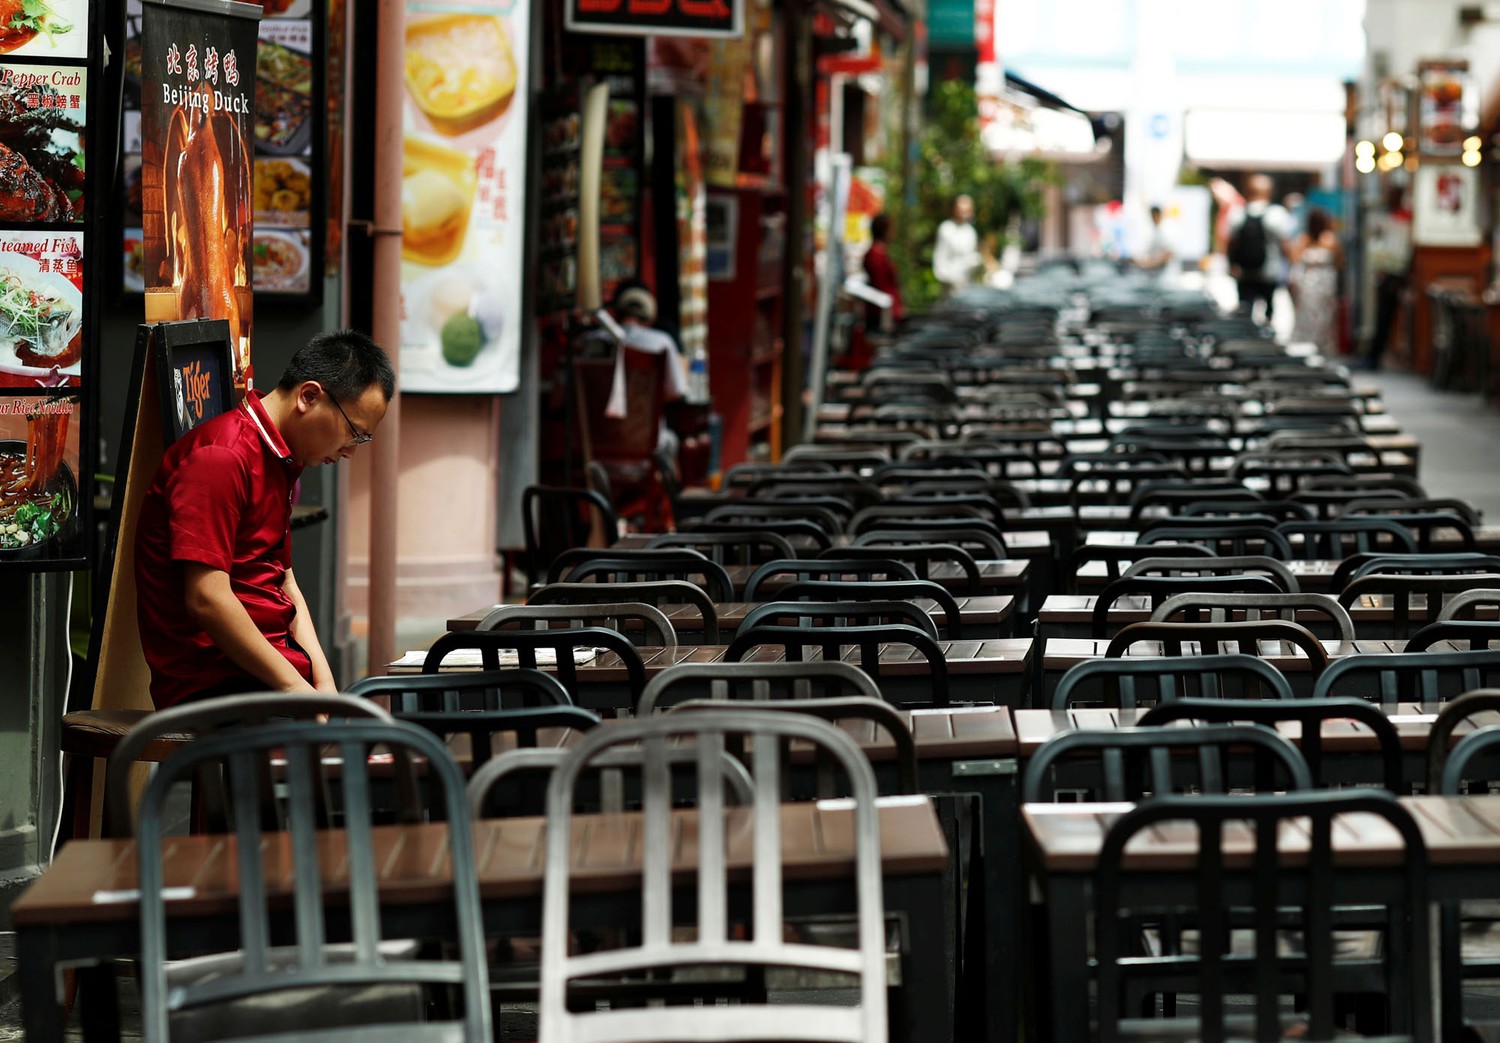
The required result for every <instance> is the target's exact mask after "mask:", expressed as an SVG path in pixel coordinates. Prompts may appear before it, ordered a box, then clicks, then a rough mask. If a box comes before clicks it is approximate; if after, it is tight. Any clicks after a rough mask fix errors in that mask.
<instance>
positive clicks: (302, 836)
mask: <svg viewBox="0 0 1500 1043" xmlns="http://www.w3.org/2000/svg"><path fill="white" fill-rule="evenodd" d="M330 745H332V746H333V747H334V748H335V749H336V750H337V753H338V758H337V759H338V762H339V763H338V771H337V776H338V783H339V788H340V790H341V796H342V802H341V803H342V808H343V814H344V822H343V828H342V829H341V830H340V831H339V833H338V834H337V836H338V837H339V838H341V840H342V842H343V845H344V847H345V853H344V856H343V858H342V860H341V861H340V862H338V863H330V862H329V858H330V856H329V854H328V853H327V852H326V850H325V840H326V838H327V835H326V834H320V833H319V831H318V827H317V822H316V820H315V815H314V803H315V799H316V797H315V794H316V792H317V791H318V790H319V789H320V788H321V786H322V785H323V784H325V783H326V782H327V779H326V778H324V777H322V776H323V775H324V773H323V772H321V771H320V765H321V764H322V763H323V759H324V757H325V755H326V751H327V747H328V746H330ZM376 749H384V750H387V751H389V752H390V753H391V754H392V755H393V756H395V755H397V754H399V755H400V756H401V757H403V758H407V759H417V758H419V759H420V760H422V761H424V762H425V771H426V772H427V773H428V775H429V777H431V779H432V780H433V782H434V784H435V787H436V792H437V796H438V799H439V800H440V801H441V805H440V807H441V811H442V817H443V818H444V819H445V820H446V823H447V824H446V827H445V834H444V842H443V844H442V846H443V847H445V848H446V856H447V857H446V858H441V860H440V861H439V860H438V859H437V856H435V861H434V863H433V864H434V865H437V864H441V865H444V866H446V867H447V871H448V873H449V874H450V875H451V879H450V881H449V884H448V887H449V889H451V892H452V895H453V899H452V901H453V911H452V914H451V915H452V919H451V920H450V921H448V922H450V923H452V924H453V925H454V931H455V934H454V935H453V937H452V938H451V940H450V942H451V944H450V945H449V946H447V947H444V949H442V950H441V951H439V952H438V953H437V954H436V955H434V956H432V957H431V958H424V959H409V958H399V957H395V956H393V955H392V954H391V953H390V952H388V951H386V952H383V951H381V949H380V947H379V946H380V943H381V942H382V941H385V940H386V939H384V938H383V937H382V927H381V885H380V868H379V867H378V864H377V856H376V838H375V827H374V822H373V818H374V811H375V809H374V808H373V807H372V805H371V801H370V791H371V782H372V774H373V772H372V770H371V767H370V755H371V753H372V752H373V751H374V750H376ZM278 750H279V751H283V753H282V755H283V756H284V757H285V761H286V770H285V793H284V796H283V797H282V798H281V799H282V800H284V801H285V804H286V806H287V809H288V820H289V830H288V836H287V839H286V841H285V845H286V851H285V854H284V855H283V856H282V857H280V858H275V857H274V856H266V855H265V854H264V851H263V849H264V845H265V844H266V838H265V836H264V835H263V833H262V831H261V821H262V810H263V809H262V808H261V807H260V804H261V803H262V801H263V799H264V795H263V791H262V787H261V785H260V781H259V780H260V779H261V777H262V775H263V772H264V771H265V769H266V766H267V763H268V761H269V760H270V758H271V757H272V755H273V752H274V751H278ZM215 769H221V770H223V771H224V772H225V774H226V775H227V777H228V780H229V792H230V794H231V801H232V803H231V806H232V810H233V812H234V814H233V820H234V834H235V839H236V845H235V846H236V848H237V851H238V855H237V856H236V857H235V859H234V868H235V871H236V877H237V889H238V892H239V895H238V902H239V915H238V917H237V918H236V917H229V918H226V921H227V922H229V923H237V924H238V931H237V932H234V931H231V932H230V933H231V935H237V936H231V937H226V938H225V940H224V942H223V951H226V952H232V951H235V950H239V951H240V953H241V958H240V960H239V961H238V962H237V963H236V965H235V967H236V970H237V973H226V974H225V975H223V976H219V977H213V978H208V979H206V980H200V981H197V982H193V983H190V984H181V983H177V984H174V985H173V986H172V987H171V988H170V989H169V988H168V983H167V962H168V957H169V955H170V952H169V949H168V946H167V924H166V901H167V891H168V889H167V888H166V886H165V885H166V879H165V877H166V874H165V870H164V865H163V863H164V852H163V844H164V842H166V841H167V838H166V836H165V829H164V822H163V816H164V813H165V811H166V808H165V805H166V804H167V800H168V794H169V791H170V789H171V787H172V785H173V784H174V783H176V782H178V781H181V780H184V779H187V778H189V777H191V776H193V775H194V774H197V773H199V772H200V771H202V770H215ZM137 851H138V858H139V866H140V877H139V879H140V923H141V928H140V930H141V964H140V967H139V978H140V987H141V1020H142V1035H143V1037H144V1038H146V1039H155V1040H165V1039H167V1038H169V1035H168V1034H169V1028H168V1021H169V1017H170V1015H171V1014H172V1013H173V1012H174V1011H177V1010H184V1009H188V1008H192V1007H194V1006H198V1005H200V1004H204V1003H219V1002H223V1001H226V1000H232V999H240V998H246V997H251V996H259V995H271V994H275V993H278V992H284V991H286V990H288V989H299V988H316V987H322V986H330V987H335V986H345V987H348V988H350V989H357V988H359V987H368V986H376V985H382V984H395V983H411V984H419V985H430V986H438V987H446V988H450V989H451V988H461V989H462V997H461V999H456V1002H457V1003H458V1008H457V1015H458V1018H457V1020H458V1022H459V1024H457V1025H455V1024H453V1023H451V1022H450V1023H448V1024H446V1025H442V1024H437V1023H421V1024H412V1025H411V1026H410V1027H409V1028H403V1031H402V1036H403V1038H410V1039H413V1040H420V1039H433V1040H436V1039H440V1038H452V1036H453V1034H454V1031H455V1030H458V1031H461V1033H462V1038H465V1039H471V1040H480V1039H488V1038H490V996H489V976H488V965H487V962H486V954H485V941H484V928H483V920H482V917H481V913H480V904H479V886H478V881H477V879H476V875H477V874H476V869H475V866H476V861H475V857H474V845H473V840H472V838H471V836H470V832H469V816H468V806H467V804H466V803H465V802H464V782H463V777H462V776H461V775H460V774H459V770H458V766H457V765H456V764H454V762H453V759H452V758H451V757H450V756H449V755H448V751H447V750H446V749H445V748H444V747H443V744H442V743H441V742H439V741H438V740H437V739H436V738H434V737H433V736H432V735H430V734H428V733H427V732H425V731H423V730H422V729H420V728H417V727H415V726H413V725H409V724H403V723H401V722H398V721H357V722H342V721H341V722H331V723H328V724H316V723H311V722H300V721H297V722H288V723H280V724H261V725H255V726H252V727H247V728H235V729H228V730H225V731H222V732H219V733H217V734H214V735H210V736H207V737H205V738H203V739H200V740H198V741H197V742H194V743H192V744H190V745H189V746H187V747H184V748H183V749H182V750H179V751H178V752H177V753H174V754H173V755H172V756H171V757H169V758H167V760H166V761H164V762H163V763H162V764H161V766H160V767H159V769H158V770H157V773H156V776H155V777H154V778H153V779H152V780H151V782H150V784H149V785H148V786H147V787H146V794H145V798H144V800H143V801H142V804H141V821H140V841H139V843H138V845H137ZM268 857H270V858H272V859H273V862H274V864H276V865H285V866H289V867H291V869H290V873H289V880H287V879H286V878H285V877H283V876H281V875H279V874H275V873H269V872H268V871H267V868H266V867H267V865H268V862H267V860H266V859H267V858H268ZM334 857H337V856H334ZM334 872H338V874H339V875H340V876H346V877H347V881H348V883H347V887H348V893H347V896H346V897H343V898H342V900H338V899H336V900H333V901H330V899H329V896H328V895H326V894H325V891H324V878H325V876H330V875H332V874H333V873H334ZM288 884H289V885H290V886H289V888H288V887H287V885H288ZM283 888H287V890H289V891H290V893H289V894H287V893H284V891H283ZM273 905H289V906H290V907H291V909H292V910H293V911H294V915H293V916H291V917H289V918H288V926H289V927H290V928H291V931H292V934H293V935H294V936H295V943H296V944H295V949H294V950H291V949H284V950H281V952H280V956H279V958H278V959H277V960H276V961H274V962H273V960H272V957H271V948H272V931H271V918H272V911H271V908H272V906H273ZM330 908H336V909H337V911H336V912H335V913H334V915H333V916H332V917H329V915H328V913H327V910H328V909H330ZM445 919H446V918H445ZM341 922H347V924H348V930H349V932H350V935H351V942H352V944H351V945H350V946H349V947H348V953H347V959H346V960H340V961H339V962H334V961H331V960H330V959H328V952H327V947H326V945H325V941H326V939H327V937H328V935H329V933H330V930H331V924H332V923H341ZM448 953H453V954H456V956H457V959H456V960H455V959H453V958H452V957H451V956H446V955H445V954H448ZM285 959H291V960H292V961H293V962H292V966H291V967H287V966H283V965H281V964H282V960H285ZM386 1030H387V1032H389V1033H390V1034H392V1035H394V1034H395V1030H394V1028H393V1027H391V1026H387V1027H386Z"/></svg>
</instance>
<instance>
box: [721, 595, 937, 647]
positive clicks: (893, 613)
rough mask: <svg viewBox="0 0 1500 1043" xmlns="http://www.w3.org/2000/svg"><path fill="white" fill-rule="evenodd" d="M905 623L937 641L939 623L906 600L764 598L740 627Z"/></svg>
mask: <svg viewBox="0 0 1500 1043" xmlns="http://www.w3.org/2000/svg"><path fill="white" fill-rule="evenodd" d="M887 623H904V624H906V625H907V626H913V627H916V628H917V629H918V630H920V631H922V632H923V633H924V634H926V635H927V636H928V637H930V638H932V639H933V640H934V641H936V640H938V631H937V624H936V623H934V622H933V621H932V617H931V616H929V615H928V614H927V613H926V612H925V611H923V610H922V608H920V607H919V606H917V605H913V604H911V603H909V602H906V601H784V600H783V601H764V602H761V603H760V604H758V605H756V606H755V607H754V608H752V609H751V610H750V611H749V612H747V613H745V618H744V619H743V620H741V621H740V629H741V630H749V629H751V628H752V627H758V626H789V627H820V628H821V627H847V626H878V625H883V624H887Z"/></svg>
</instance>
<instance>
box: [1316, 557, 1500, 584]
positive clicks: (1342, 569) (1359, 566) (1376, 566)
mask: <svg viewBox="0 0 1500 1043" xmlns="http://www.w3.org/2000/svg"><path fill="white" fill-rule="evenodd" d="M1372 572H1383V573H1386V574H1390V575H1402V576H1467V575H1472V574H1474V573H1476V572H1489V573H1495V574H1500V555H1496V554H1476V553H1474V552H1473V551H1455V552H1453V553H1451V554H1351V555H1350V556H1349V557H1347V558H1345V559H1344V560H1343V561H1341V562H1339V563H1338V565H1337V566H1336V567H1335V568H1334V570H1333V575H1332V576H1331V577H1330V578H1329V580H1328V585H1329V589H1330V590H1331V591H1332V592H1333V593H1335V594H1337V593H1338V592H1339V591H1341V590H1343V589H1344V588H1345V587H1346V586H1348V585H1349V581H1350V580H1352V579H1357V578H1358V577H1360V576H1366V575H1369V574H1370V573H1372Z"/></svg>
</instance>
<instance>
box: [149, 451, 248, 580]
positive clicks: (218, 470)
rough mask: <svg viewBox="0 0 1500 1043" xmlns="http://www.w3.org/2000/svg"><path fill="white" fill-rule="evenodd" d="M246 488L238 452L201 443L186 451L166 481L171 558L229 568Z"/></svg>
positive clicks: (232, 563)
mask: <svg viewBox="0 0 1500 1043" xmlns="http://www.w3.org/2000/svg"><path fill="white" fill-rule="evenodd" d="M248 488H249V476H248V475H247V474H246V473H245V465H244V461H243V459H242V457H241V456H240V455H239V454H236V453H234V452H231V451H230V450H229V449H226V448H224V447H222V446H217V445H205V446H200V447H199V448H197V449H194V450H193V451H192V452H191V453H188V454H187V455H186V456H184V457H183V458H182V461H181V462H180V463H179V464H178V466H177V470H176V471H175V472H174V473H173V475H172V477H171V479H170V480H169V481H168V482H167V500H168V502H169V503H170V505H171V509H170V511H169V513H168V517H169V518H170V519H171V522H170V524H171V532H170V534H169V539H168V543H169V546H170V553H171V556H172V560H173V561H194V562H198V563H200V564H203V565H207V566H209V567H210V568H214V569H218V570H219V571H221V572H230V571H232V570H233V567H234V552H235V537H236V534H237V532H238V530H239V525H240V516H241V514H242V513H243V511H244V501H245V495H246V490H247V489H248Z"/></svg>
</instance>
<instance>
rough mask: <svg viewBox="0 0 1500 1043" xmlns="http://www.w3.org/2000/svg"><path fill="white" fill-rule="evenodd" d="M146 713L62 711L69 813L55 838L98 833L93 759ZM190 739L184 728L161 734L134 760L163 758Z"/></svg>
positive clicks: (97, 776) (103, 755) (99, 781)
mask: <svg viewBox="0 0 1500 1043" xmlns="http://www.w3.org/2000/svg"><path fill="white" fill-rule="evenodd" d="M149 713H151V711H150V710H79V711H78V712H76V713H70V714H64V715H63V719H62V740H61V746H62V752H63V753H64V755H66V756H67V758H68V760H67V768H66V783H65V786H66V792H67V793H68V794H70V795H71V797H72V801H73V814H72V816H71V817H69V818H64V820H63V827H62V831H61V834H60V835H59V837H58V840H59V842H61V841H63V840H72V839H75V838H78V837H89V836H99V835H100V834H101V833H102V814H103V812H102V807H103V796H104V794H103V785H104V773H103V771H102V770H99V771H96V770H95V767H96V765H95V762H96V761H101V760H108V759H109V757H110V755H111V754H112V753H114V751H115V747H116V746H117V745H119V742H120V740H121V739H123V738H124V737H125V734H126V733H127V732H129V731H130V729H131V728H134V727H135V726H136V725H137V724H139V723H140V722H141V721H142V720H144V719H145V717H146V715H147V714H149ZM192 740H193V736H192V735H191V734H190V733H188V732H182V733H180V734H175V735H166V736H162V737H160V738H159V739H157V740H156V741H155V742H152V743H150V744H149V745H147V746H146V748H145V749H144V750H142V751H141V755H140V756H139V757H138V758H137V761H138V762H140V763H148V762H149V763H154V762H157V761H162V760H165V759H166V758H167V757H168V756H169V755H170V754H171V753H173V752H174V751H175V750H177V749H179V748H181V747H182V746H184V745H186V744H187V743H189V742H191V741H192ZM96 806H98V807H100V808H101V813H100V814H101V828H100V830H99V831H97V832H96V831H95V829H94V822H93V818H94V808H95V807H96Z"/></svg>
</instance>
